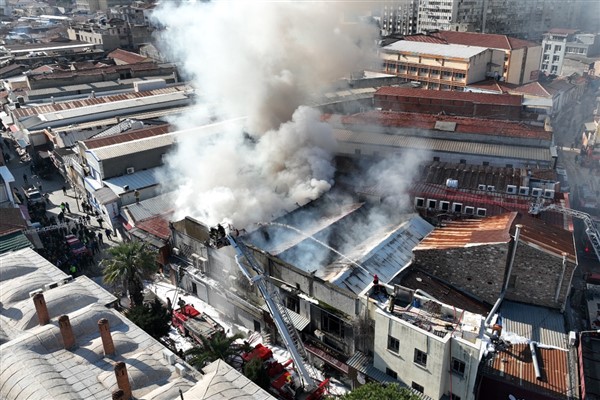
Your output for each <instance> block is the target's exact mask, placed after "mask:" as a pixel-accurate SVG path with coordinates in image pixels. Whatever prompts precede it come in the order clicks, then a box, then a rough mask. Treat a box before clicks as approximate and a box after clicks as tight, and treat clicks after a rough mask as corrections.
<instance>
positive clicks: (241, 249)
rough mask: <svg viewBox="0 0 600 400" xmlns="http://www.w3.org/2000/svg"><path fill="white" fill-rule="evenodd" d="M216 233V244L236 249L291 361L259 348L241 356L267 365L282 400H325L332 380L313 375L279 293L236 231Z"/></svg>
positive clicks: (276, 392) (239, 259) (240, 265)
mask: <svg viewBox="0 0 600 400" xmlns="http://www.w3.org/2000/svg"><path fill="white" fill-rule="evenodd" d="M215 233H216V235H215V237H214V239H215V242H218V244H221V245H223V241H224V240H223V239H226V240H227V242H229V244H231V246H232V247H233V248H234V249H235V251H236V254H237V255H236V257H235V260H236V263H237V265H238V267H239V268H240V270H241V271H242V273H243V274H244V276H245V277H246V278H247V279H248V280H249V281H250V284H252V285H256V287H257V288H258V290H259V292H260V294H261V295H262V297H263V298H264V300H265V303H266V304H267V307H268V309H269V311H270V313H271V316H272V318H273V322H274V323H275V326H276V327H277V331H278V332H279V334H280V335H281V338H282V340H283V342H284V344H285V347H286V348H287V350H288V351H289V352H290V355H291V360H289V361H287V362H286V363H283V364H281V363H279V362H277V361H275V360H274V359H273V353H272V351H271V350H270V349H268V348H267V347H265V346H263V345H261V344H259V345H257V346H256V347H255V348H254V350H252V351H251V352H249V353H246V354H244V355H242V358H243V359H244V361H246V362H248V361H250V360H252V359H253V358H256V357H258V358H260V359H261V360H262V361H263V362H264V363H265V366H266V367H267V372H268V374H269V378H270V379H271V392H273V393H274V394H276V395H278V396H279V397H280V398H282V399H285V400H298V399H301V400H319V399H322V398H323V396H324V395H325V393H326V391H327V386H328V384H329V380H328V379H325V380H324V381H323V382H317V381H316V380H315V379H314V378H313V377H312V376H311V375H310V373H309V370H308V363H307V359H308V354H307V352H306V349H305V348H304V344H303V343H302V340H301V338H300V335H299V334H298V331H297V330H296V328H295V327H294V326H293V324H292V320H291V318H290V316H289V314H288V312H287V308H286V307H285V305H284V304H283V302H282V301H281V298H280V296H279V292H278V291H277V289H275V288H274V287H273V286H272V285H271V284H270V282H269V281H268V280H267V279H266V277H265V273H264V271H263V269H262V267H261V266H260V264H258V262H257V261H256V259H255V258H254V256H253V255H252V253H251V252H250V251H248V249H247V248H246V246H245V245H244V244H243V242H242V241H241V240H239V239H236V238H235V237H234V235H235V234H236V233H238V231H237V230H235V229H231V230H230V233H228V234H227V233H224V232H223V230H220V232H215ZM219 233H220V235H219ZM223 234H225V236H224V237H222V236H221V235H223ZM242 259H245V261H246V263H247V264H248V265H249V266H250V268H251V269H252V270H253V274H251V272H250V271H249V270H248V269H247V268H246V266H245V265H244V262H243V261H242ZM292 364H293V365H292ZM289 366H291V367H293V370H290V369H288V368H287V367H289Z"/></svg>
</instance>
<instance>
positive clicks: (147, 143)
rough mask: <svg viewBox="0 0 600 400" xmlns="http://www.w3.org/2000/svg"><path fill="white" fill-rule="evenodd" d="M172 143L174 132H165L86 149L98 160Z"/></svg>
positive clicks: (166, 145) (173, 141)
mask: <svg viewBox="0 0 600 400" xmlns="http://www.w3.org/2000/svg"><path fill="white" fill-rule="evenodd" d="M173 143H175V134H174V133H167V134H164V135H158V136H152V137H146V138H142V139H137V140H132V141H129V142H124V143H117V144H113V145H110V146H104V147H100V148H97V149H92V150H88V151H89V152H91V153H93V154H94V156H95V157H96V158H97V159H98V160H100V161H103V160H108V159H111V158H116V157H123V156H127V155H129V154H136V153H139V152H142V151H147V150H152V149H157V148H161V147H168V146H171V145H172V144H173Z"/></svg>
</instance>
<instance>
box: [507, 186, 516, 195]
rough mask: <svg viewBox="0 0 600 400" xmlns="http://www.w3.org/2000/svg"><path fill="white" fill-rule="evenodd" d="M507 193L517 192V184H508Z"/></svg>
mask: <svg viewBox="0 0 600 400" xmlns="http://www.w3.org/2000/svg"><path fill="white" fill-rule="evenodd" d="M506 193H508V194H517V187H516V186H515V185H507V186H506Z"/></svg>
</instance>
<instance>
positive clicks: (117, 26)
mask: <svg viewBox="0 0 600 400" xmlns="http://www.w3.org/2000/svg"><path fill="white" fill-rule="evenodd" d="M67 33H68V35H69V39H71V40H78V41H83V42H88V43H93V44H95V45H97V46H98V47H100V48H102V49H103V50H106V51H111V50H114V49H116V48H125V49H137V48H138V47H139V46H140V45H141V44H143V43H148V42H150V41H151V35H152V31H151V29H150V27H149V26H148V25H135V24H131V23H129V22H128V21H124V20H122V19H117V18H112V19H111V20H110V21H109V23H107V24H104V25H101V24H80V25H73V26H71V27H70V28H69V29H68V30H67Z"/></svg>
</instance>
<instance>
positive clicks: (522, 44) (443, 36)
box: [404, 31, 542, 85]
mask: <svg viewBox="0 0 600 400" xmlns="http://www.w3.org/2000/svg"><path fill="white" fill-rule="evenodd" d="M404 40H410V41H415V42H426V43H427V42H431V43H442V44H461V45H464V46H479V47H487V48H489V49H493V50H496V51H500V52H502V53H504V55H503V57H504V59H503V60H501V61H502V66H503V68H502V70H501V71H495V72H494V75H490V76H491V77H493V78H495V79H497V80H501V81H504V82H507V83H512V84H515V85H522V84H525V83H528V82H532V81H535V80H537V77H538V70H539V65H540V60H541V57H542V47H541V46H540V44H539V43H535V42H530V41H526V40H521V39H517V38H514V37H510V36H507V35H499V34H490V33H475V32H456V31H434V32H430V33H427V34H421V35H412V36H406V37H405V38H404ZM495 59H497V60H500V58H499V57H495ZM496 72H498V73H497V74H496Z"/></svg>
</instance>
